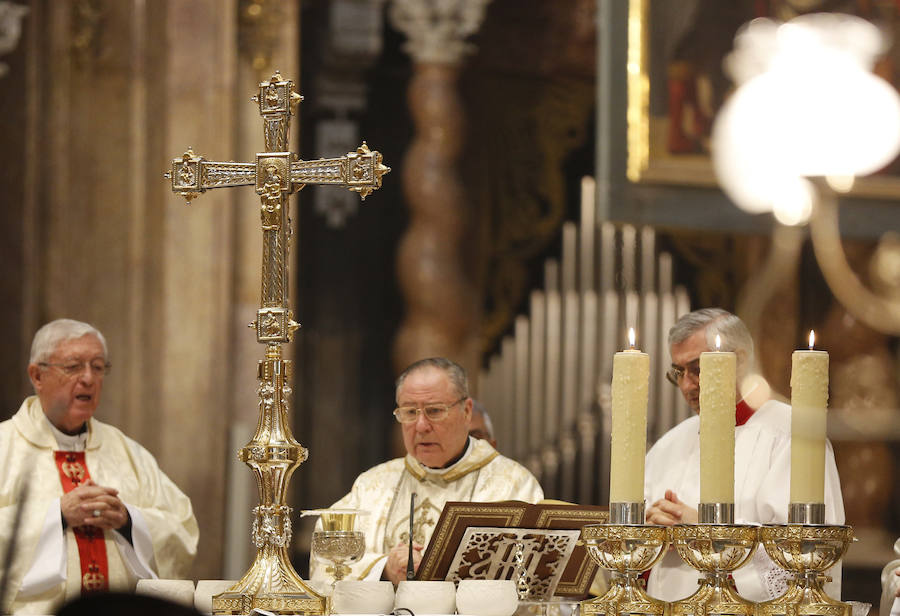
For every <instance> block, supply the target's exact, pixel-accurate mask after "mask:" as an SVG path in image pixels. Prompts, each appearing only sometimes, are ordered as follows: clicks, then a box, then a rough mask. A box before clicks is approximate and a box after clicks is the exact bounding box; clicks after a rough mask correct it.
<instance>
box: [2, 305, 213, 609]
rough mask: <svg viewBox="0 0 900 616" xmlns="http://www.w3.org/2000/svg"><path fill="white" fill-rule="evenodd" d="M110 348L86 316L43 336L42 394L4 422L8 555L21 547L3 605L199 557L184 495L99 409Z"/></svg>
mask: <svg viewBox="0 0 900 616" xmlns="http://www.w3.org/2000/svg"><path fill="white" fill-rule="evenodd" d="M107 357H108V354H107V348H106V341H105V339H104V338H103V335H102V334H101V333H100V332H99V331H98V330H96V329H95V328H93V327H92V326H90V325H88V324H87V323H81V322H79V321H73V320H70V319H59V320H56V321H53V322H51V323H48V324H47V325H45V326H44V327H42V328H41V329H40V330H38V332H37V333H36V334H35V337H34V342H33V344H32V349H31V359H30V361H29V366H28V375H29V377H30V379H31V382H32V385H33V386H34V390H35V393H36V395H35V396H30V397H28V398H27V399H26V400H25V401H24V402H23V403H22V406H21V408H19V411H18V412H17V413H16V414H15V415H14V416H13V418H12V419H10V420H8V421H4V422H2V423H0V468H2V469H3V471H2V473H0V538H2V543H0V557H3V556H5V555H6V553H7V552H8V551H9V550H10V549H12V550H13V555H12V564H11V566H10V568H9V571H8V572H3V573H6V574H7V576H6V577H7V588H6V589H5V592H4V593H3V596H4V597H6V600H5V605H3V606H0V607H2V610H3V613H10V612H13V613H23V614H24V613H37V614H49V613H52V612H54V611H55V609H56V608H57V607H58V606H59V604H60V603H62V602H63V601H65V600H67V599H71V598H74V597H77V596H79V595H80V594H82V593H87V592H92V591H104V590H126V591H127V590H133V589H134V587H135V584H136V583H137V580H138V579H140V578H156V577H160V578H178V577H184V576H186V575H187V573H188V570H189V568H190V565H191V563H192V562H193V559H194V556H195V554H196V550H197V539H198V529H197V521H196V519H195V518H194V514H193V510H192V508H191V502H190V500H189V499H188V497H187V496H185V495H184V494H183V493H182V492H181V491H180V490H179V489H178V487H177V486H176V485H175V484H174V483H173V482H172V481H171V480H170V479H169V478H168V477H167V476H166V475H165V474H164V473H163V472H162V471H161V470H160V468H159V466H158V465H157V463H156V460H155V459H154V458H153V456H152V455H151V454H150V452H148V451H147V450H146V449H144V448H143V447H141V446H140V445H139V444H138V443H137V442H135V441H134V440H132V439H130V438H128V437H127V436H125V435H124V434H123V433H122V432H121V431H119V430H118V429H116V428H114V427H112V426H110V425H108V424H105V423H102V422H100V421H98V420H96V419H94V418H93V415H94V412H95V411H96V409H97V405H98V404H99V402H100V393H101V390H102V387H103V380H104V377H105V375H106V373H107V371H108V370H109V363H108V361H107ZM16 523H18V527H17V530H16V531H15V534H14V535H13V530H14V526H15V524H16ZM0 577H2V576H0Z"/></svg>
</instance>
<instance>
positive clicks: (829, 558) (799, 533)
mask: <svg viewBox="0 0 900 616" xmlns="http://www.w3.org/2000/svg"><path fill="white" fill-rule="evenodd" d="M759 539H760V542H761V543H762V544H763V547H765V550H766V553H767V554H768V555H769V558H771V559H772V560H773V561H775V564H777V565H778V566H779V567H781V568H782V569H784V570H785V571H789V572H790V573H792V574H793V579H791V581H790V582H788V589H787V592H785V593H784V594H783V595H781V596H780V597H778V598H777V599H773V600H772V601H766V602H764V603H760V604H759V616H779V615H790V616H800V615H804V614H809V615H815V616H850V613H851V606H850V604H849V603H844V602H841V601H836V600H834V599H832V598H831V597H829V596H828V594H827V593H826V592H825V589H824V588H823V583H824V582H825V580H826V577H825V571H826V570H828V569H829V568H830V567H832V566H833V565H834V564H835V563H837V562H838V561H839V560H840V559H841V558H843V556H844V554H845V553H846V552H847V548H848V547H850V543H851V542H852V541H853V528H852V527H850V526H838V525H835V526H830V525H824V524H822V525H819V524H773V525H768V526H763V527H761V528H760V529H759Z"/></svg>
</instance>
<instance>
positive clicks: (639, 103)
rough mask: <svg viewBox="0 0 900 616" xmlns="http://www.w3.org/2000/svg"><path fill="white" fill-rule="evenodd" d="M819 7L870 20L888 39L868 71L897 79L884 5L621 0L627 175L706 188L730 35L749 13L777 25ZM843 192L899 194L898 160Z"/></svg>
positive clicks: (897, 27) (898, 34)
mask: <svg viewBox="0 0 900 616" xmlns="http://www.w3.org/2000/svg"><path fill="white" fill-rule="evenodd" d="M821 11H832V12H835V11H836V12H844V13H852V14H856V15H859V16H861V17H864V18H866V19H869V20H871V21H873V23H876V24H877V25H879V26H880V27H881V28H882V30H883V31H885V33H886V35H887V36H888V37H889V38H890V40H891V41H892V44H891V47H890V49H889V50H888V52H887V53H886V54H885V56H884V57H883V58H881V59H880V60H879V61H878V63H877V65H876V67H875V72H876V73H878V74H879V75H880V76H882V77H883V78H885V79H887V80H888V81H890V82H891V83H892V84H894V86H895V87H897V86H898V85H900V8H898V4H897V3H896V2H894V1H889V0H731V1H729V2H722V1H721V0H678V1H677V2H674V1H672V0H629V15H628V52H627V53H628V59H627V66H628V110H627V121H628V137H627V138H628V163H627V176H628V179H629V180H630V181H632V182H635V183H640V184H645V183H649V184H667V185H683V186H698V187H713V186H715V185H716V178H715V174H714V172H713V168H712V163H711V160H710V156H709V147H710V145H709V141H710V133H711V130H712V124H713V120H714V118H715V115H716V112H717V111H718V109H719V108H720V107H721V105H722V104H723V102H724V101H725V100H726V99H727V97H728V95H729V93H730V92H731V90H732V89H733V87H734V86H733V83H732V81H731V79H730V78H729V77H728V76H727V75H726V74H725V72H724V70H723V68H722V67H723V60H724V59H725V57H726V56H727V55H728V53H729V52H730V51H731V50H732V48H733V46H734V35H735V34H736V33H737V31H738V29H739V28H740V27H741V26H742V25H743V24H745V23H747V22H749V21H751V20H752V19H754V18H757V17H770V18H773V19H776V20H778V21H787V20H789V19H791V18H792V17H795V16H797V15H798V14H799V13H801V12H802V13H809V12H821ZM823 130H828V127H823ZM851 195H853V196H855V197H867V198H878V199H897V198H900V159H897V160H894V161H893V162H892V163H891V164H890V165H888V166H887V167H886V168H885V169H883V170H882V171H881V172H879V173H877V174H875V175H872V176H869V177H865V178H860V179H858V180H857V182H856V184H855V186H854V188H853V190H852V191H851Z"/></svg>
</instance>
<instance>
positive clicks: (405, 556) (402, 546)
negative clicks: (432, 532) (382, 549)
mask: <svg viewBox="0 0 900 616" xmlns="http://www.w3.org/2000/svg"><path fill="white" fill-rule="evenodd" d="M424 547H425V546H423V545H420V544H418V543H415V542H414V543H413V553H412V556H413V569H414V570H416V571H418V570H419V563H420V562H422V548H424ZM408 562H409V545H408V544H406V543H398V544H397V545H395V546H394V547H393V548H391V551H390V552H388V554H387V561H386V562H385V563H384V572H383V573H382V578H384V579H387V580H390V581H391V582H393V583H394V586H396V585H397V584H398V583H399V582H400V581H401V580H405V579H406V565H407V563H408Z"/></svg>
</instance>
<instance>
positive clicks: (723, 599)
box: [671, 503, 758, 616]
mask: <svg viewBox="0 0 900 616" xmlns="http://www.w3.org/2000/svg"><path fill="white" fill-rule="evenodd" d="M698 517H699V519H700V523H699V524H679V525H677V526H673V527H672V528H671V532H672V543H673V544H674V545H675V549H677V550H678V555H679V556H681V559H682V560H683V561H684V562H686V563H687V564H689V565H690V566H691V567H693V568H694V569H696V570H697V571H700V572H701V573H702V574H703V577H702V578H701V579H700V587H699V588H698V589H697V592H695V593H694V594H693V595H691V596H690V597H687V598H686V599H681V600H680V601H675V602H674V603H672V604H671V614H672V616H707V615H709V616H712V615H715V614H728V615H731V616H754V615H755V613H756V604H755V603H753V602H752V601H747V600H746V599H744V598H743V597H741V596H740V595H739V594H738V592H737V588H736V587H735V585H734V581H733V580H732V579H731V578H730V577H729V574H730V573H731V572H732V571H734V570H736V569H738V568H740V567H741V566H743V565H744V564H746V562H747V561H748V560H750V557H751V556H753V552H754V550H756V547H757V544H758V532H757V531H758V528H757V527H756V526H749V525H743V524H734V504H732V503H700V506H699V507H698Z"/></svg>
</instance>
